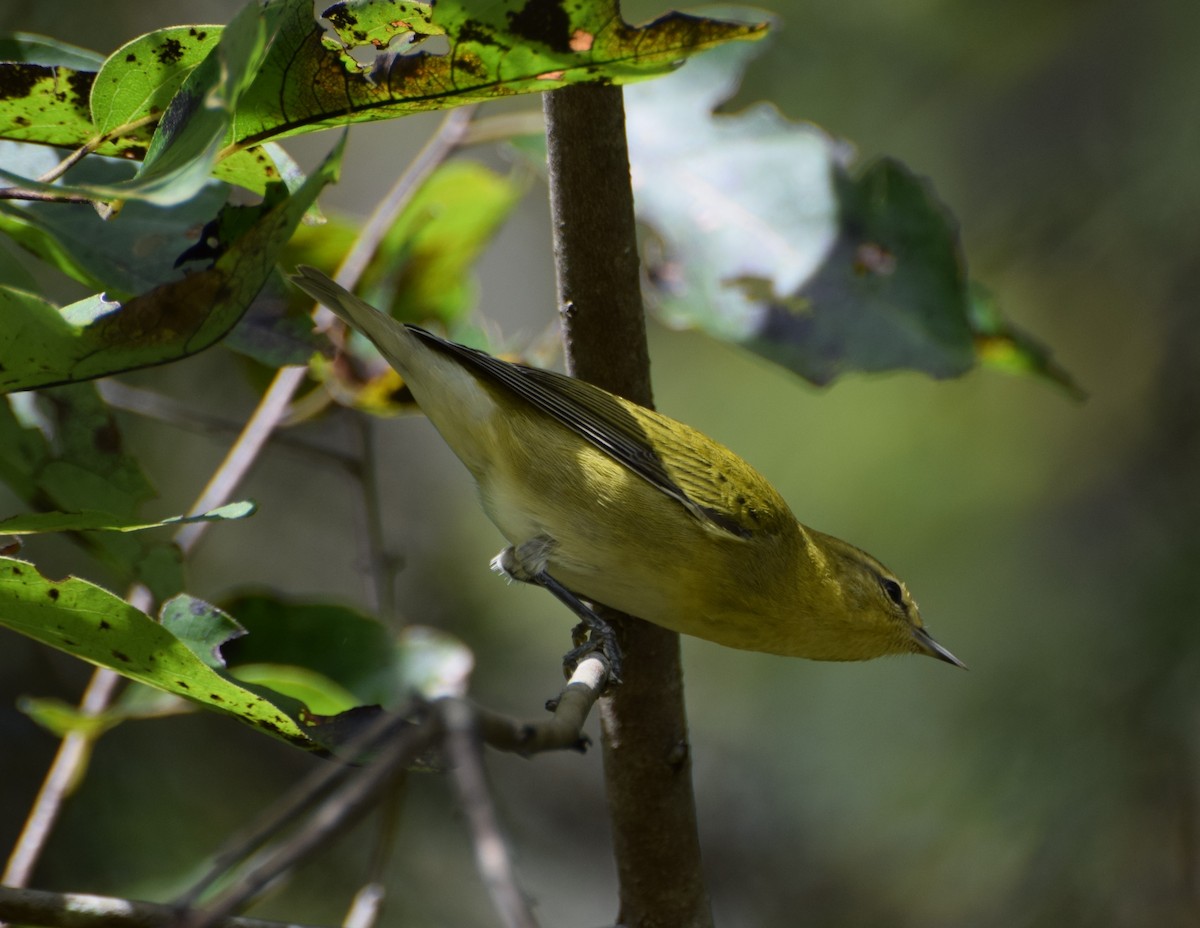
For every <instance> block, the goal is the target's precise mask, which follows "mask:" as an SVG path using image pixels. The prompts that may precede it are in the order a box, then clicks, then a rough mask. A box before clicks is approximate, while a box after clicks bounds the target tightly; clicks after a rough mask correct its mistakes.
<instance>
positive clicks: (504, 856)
mask: <svg viewBox="0 0 1200 928" xmlns="http://www.w3.org/2000/svg"><path fill="white" fill-rule="evenodd" d="M439 707H440V708H441V713H442V719H443V721H444V723H445V726H446V753H447V754H448V756H449V758H450V763H451V767H452V768H453V771H454V783H455V785H456V786H457V787H458V799H459V802H461V803H462V807H463V811H464V812H466V815H467V822H468V823H469V824H470V827H471V843H472V845H473V846H474V848H475V865H476V866H477V867H478V868H479V875H480V876H481V877H482V878H483V885H484V886H485V887H487V891H488V895H490V896H491V897H492V905H493V906H495V907H496V911H497V913H499V915H500V920H501V921H502V922H503V923H504V924H505V925H506V926H507V928H537V919H536V918H534V916H533V911H532V910H531V909H530V908H529V903H528V902H527V901H526V899H525V894H524V893H522V892H521V888H520V887H519V886H518V885H517V878H516V873H515V872H514V870H513V865H512V858H511V857H510V856H509V853H508V845H507V843H506V842H505V840H504V836H503V835H502V834H501V833H500V824H499V822H498V821H497V819H496V809H495V807H494V805H493V804H492V795H491V791H490V790H489V789H488V785H487V778H486V777H485V776H484V772H483V758H482V756H481V755H480V740H479V732H478V730H477V728H476V725H475V713H474V711H473V710H472V708H471V706H470V704H469V703H467V702H465V701H464V700H461V699H445V700H442V702H440V703H439Z"/></svg>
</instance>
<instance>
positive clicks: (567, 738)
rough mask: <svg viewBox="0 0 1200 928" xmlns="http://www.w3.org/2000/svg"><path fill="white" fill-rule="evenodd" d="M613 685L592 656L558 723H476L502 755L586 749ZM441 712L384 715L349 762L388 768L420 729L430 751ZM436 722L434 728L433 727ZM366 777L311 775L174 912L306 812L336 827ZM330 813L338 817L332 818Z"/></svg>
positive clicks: (334, 772) (347, 771)
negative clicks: (390, 744) (598, 707)
mask: <svg viewBox="0 0 1200 928" xmlns="http://www.w3.org/2000/svg"><path fill="white" fill-rule="evenodd" d="M607 682H608V672H607V667H606V665H605V664H604V661H603V659H602V658H600V657H588V658H586V659H585V660H583V661H581V662H580V663H579V666H578V667H577V668H576V669H575V673H574V674H572V676H571V679H570V680H569V681H568V683H567V685H566V686H565V687H564V688H563V691H562V692H561V693H560V694H559V696H558V698H557V699H555V700H553V701H552V703H551V704H552V706H553V707H554V716H553V717H552V718H550V719H547V720H542V721H538V722H524V723H522V722H517V721H514V720H512V719H509V718H506V717H505V716H502V715H500V714H498V713H495V712H491V711H489V710H486V709H481V708H475V709H474V710H473V711H474V713H475V717H476V718H477V720H478V729H479V732H480V735H481V737H482V738H483V740H484V741H485V742H486V743H487V744H488V745H490V746H492V747H495V748H496V749H498V750H502V751H511V752H515V753H519V754H522V755H526V756H528V755H531V754H534V753H538V752H542V751H554V750H564V749H567V750H579V749H581V748H582V747H583V745H584V744H585V743H586V740H585V739H584V738H583V735H582V728H583V724H584V722H586V721H587V717H588V712H589V710H590V709H591V707H592V706H593V705H594V704H595V702H596V700H597V699H598V698H599V696H600V693H601V692H602V690H603V688H604V686H605V685H606V683H607ZM439 706H440V702H437V703H434V704H432V707H431V708H430V709H429V710H428V711H425V712H423V713H420V718H417V719H415V720H414V719H413V718H412V715H413V713H412V712H406V713H402V714H400V715H398V716H381V717H380V718H379V719H378V720H376V721H374V722H372V723H371V724H370V725H368V726H366V728H365V729H364V730H363V731H362V732H361V733H360V734H359V735H358V736H357V737H355V738H354V739H352V740H351V741H350V742H349V743H347V744H346V745H345V747H344V748H343V750H342V754H343V756H346V757H358V756H363V755H368V756H369V755H373V754H379V755H380V756H379V757H378V758H377V759H376V760H373V761H372V762H371V768H374V767H376V766H378V765H379V764H381V763H387V762H388V761H387V760H386V759H385V758H384V756H383V755H384V754H385V753H386V750H387V749H385V748H383V747H381V745H383V744H384V743H385V742H387V741H388V740H389V739H391V740H393V741H394V740H396V739H397V738H399V737H403V738H408V737H411V736H412V732H413V730H415V729H418V728H421V729H425V728H430V729H431V730H430V731H429V732H426V735H423V736H422V740H421V743H422V744H432V743H433V740H434V739H435V738H436V737H438V736H439V735H440V733H441V731H442V727H441V724H440V714H439V713H440V711H441V710H440V708H439ZM431 719H432V721H430V720H431ZM417 753H419V752H417ZM412 756H415V754H414V753H411V752H410V753H408V754H404V755H403V756H402V757H400V758H397V759H395V764H397V765H398V766H396V768H395V769H394V770H393V771H392V772H391V774H390V775H391V776H400V775H402V774H403V771H404V769H405V766H406V763H407V761H408V759H409V758H410V757H412ZM401 761H404V763H401ZM362 774H363V770H361V769H358V768H353V767H349V766H346V765H344V764H330V765H327V766H323V767H320V768H318V769H317V770H315V771H313V773H312V774H310V775H309V776H308V777H306V778H305V779H304V780H302V781H301V782H299V783H297V784H296V785H295V786H294V787H292V788H291V789H290V790H288V792H287V793H286V794H285V795H284V796H283V797H282V798H281V799H280V800H279V801H278V802H277V803H276V804H275V806H274V807H272V808H271V809H268V810H267V811H266V812H265V813H264V814H263V815H262V816H260V817H259V819H258V820H257V821H255V822H254V823H252V824H251V825H250V826H248V827H247V828H246V829H244V830H243V831H242V832H240V833H238V834H237V835H235V836H234V837H233V838H231V839H229V840H228V841H227V842H226V843H225V845H224V847H222V848H221V850H219V851H218V852H217V853H216V855H214V859H213V864H212V866H211V867H210V868H209V870H208V871H207V872H206V873H205V874H204V875H203V876H202V877H201V878H200V879H199V880H197V881H196V882H195V883H194V884H193V885H192V886H191V887H189V889H188V890H187V892H185V893H184V894H183V895H181V896H180V897H179V898H177V899H176V900H175V901H174V903H173V904H174V906H175V908H177V909H179V910H187V909H192V908H194V907H196V905H197V904H198V903H199V900H200V898H201V897H202V896H203V895H204V893H205V892H207V891H208V889H209V888H210V887H212V886H213V885H214V884H215V883H216V882H217V881H218V880H220V879H221V878H222V877H224V876H226V874H227V873H229V871H230V870H231V869H232V868H233V867H234V866H236V865H237V864H238V863H239V862H240V861H243V860H246V859H247V858H248V857H249V856H250V855H251V854H253V853H254V852H255V851H257V850H258V849H259V848H261V847H263V846H264V845H265V844H266V842H267V841H268V840H270V839H271V838H272V837H274V836H275V835H277V834H279V833H280V832H282V831H284V830H285V829H286V828H288V827H290V826H293V825H295V824H296V823H297V822H298V821H299V820H300V819H302V818H303V817H304V815H305V814H306V813H309V812H312V810H314V809H316V810H318V811H316V812H314V813H313V817H314V819H316V818H320V819H321V820H322V821H330V820H337V819H338V817H339V815H341V814H342V813H340V812H337V811H336V810H337V809H338V808H341V807H342V806H343V805H344V804H345V798H344V795H343V794H344V792H345V791H346V790H347V789H355V790H357V789H359V787H357V786H349V785H347V784H349V783H350V781H353V780H355V779H356V778H357V777H359V776H360V775H362ZM372 776H374V774H372ZM381 779H382V780H385V781H386V779H387V777H386V776H384V777H382V778H381ZM331 808H332V809H334V810H335V811H332V812H331V811H329V810H330V809H331ZM309 827H310V826H309V825H307V824H306V825H303V826H301V828H300V830H299V831H298V833H297V836H296V839H297V840H302V841H304V842H305V846H306V847H309V848H312V847H317V846H319V842H314V841H313V840H311V839H309V838H305V837H303V835H304V834H307V829H308V828H309ZM273 853H274V852H273ZM268 856H271V855H268ZM260 867H261V865H260ZM274 875H276V872H275V871H274V870H271V871H270V872H269V873H268V877H269V878H273V876H274ZM259 879H260V877H254V881H255V882H257V881H258V880H259ZM243 883H244V880H243V879H241V878H239V879H237V880H235V881H233V883H232V886H233V889H231V892H232V891H233V890H234V889H237V888H239V887H241V886H242V885H243ZM255 891H257V889H255ZM248 897H249V895H248V894H245V893H239V895H238V898H237V899H236V900H234V899H232V898H230V899H227V900H226V901H225V902H224V903H222V905H223V906H235V907H236V905H238V904H240V903H241V901H243V900H244V899H245V898H248ZM222 910H223V911H225V912H230V911H233V908H223V909H222ZM193 928H195V926H193Z"/></svg>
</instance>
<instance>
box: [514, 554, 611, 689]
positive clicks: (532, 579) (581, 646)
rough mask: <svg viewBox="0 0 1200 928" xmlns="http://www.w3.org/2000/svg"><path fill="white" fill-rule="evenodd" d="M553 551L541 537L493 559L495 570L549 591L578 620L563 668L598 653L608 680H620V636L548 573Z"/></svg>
mask: <svg viewBox="0 0 1200 928" xmlns="http://www.w3.org/2000/svg"><path fill="white" fill-rule="evenodd" d="M553 550H554V539H552V538H548V537H546V536H545V535H538V536H536V537H534V538H531V539H529V540H528V541H524V542H522V543H521V544H520V545H518V546H516V547H513V546H512V545H509V546H508V547H507V548H505V549H504V550H503V551H501V552H500V553H499V554H497V555H496V556H495V557H494V558H492V570H494V571H495V572H496V573H498V574H500V575H501V576H502V577H505V578H506V579H508V580H519V581H521V582H522V583H534V584H537V585H538V586H540V587H543V588H545V589H547V590H549V591H550V592H551V593H552V594H554V597H555V598H556V599H558V601H559V602H561V603H562V604H563V605H565V606H566V607H567V608H568V609H570V610H571V611H572V612H574V613H575V615H577V616H578V617H579V620H580V621H579V624H578V625H576V626H575V628H574V629H572V631H571V641H572V643H573V644H574V645H575V646H574V647H573V648H572V649H571V650H570V651H568V652H567V653H566V654H564V655H563V667H564V668H566V669H567V671H568V672H570V671H572V670H574V668H575V666H576V665H577V664H578V663H579V662H580V661H581V660H583V658H585V657H586V656H587V655H588V654H591V653H592V652H594V651H599V652H600V653H601V654H603V655H604V657H605V659H606V660H607V661H608V673H609V679H610V680H612V682H614V683H619V682H620V681H621V648H620V646H619V645H618V644H617V633H616V631H614V629H613V627H612V626H611V625H610V624H609V623H608V622H606V621H605V620H604V619H602V618H601V617H600V615H599V614H598V613H597V612H596V610H595V609H593V608H592V607H591V606H589V605H588V604H587V603H585V602H584V601H583V600H582V599H580V598H579V597H578V596H576V595H575V594H574V593H572V592H571V591H570V590H568V589H567V588H566V587H565V586H563V585H562V584H561V583H559V582H558V581H557V580H555V579H554V578H553V577H552V576H550V574H549V573H548V572H547V570H546V567H547V565H548V564H549V561H550V553H551V552H552V551H553Z"/></svg>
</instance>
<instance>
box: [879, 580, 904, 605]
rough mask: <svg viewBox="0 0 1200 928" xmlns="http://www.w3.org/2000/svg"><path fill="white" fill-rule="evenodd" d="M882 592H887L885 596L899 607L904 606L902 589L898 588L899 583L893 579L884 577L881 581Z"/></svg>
mask: <svg viewBox="0 0 1200 928" xmlns="http://www.w3.org/2000/svg"><path fill="white" fill-rule="evenodd" d="M882 583H883V592H885V593H886V594H887V598H888V599H890V600H891V601H892V602H894V603H895V604H896V605H897V606H899V607H900V608H901V609H903V608H904V590H902V589H901V588H900V584H899V583H897V582H896V581H895V580H891V579H889V578H887V577H885V578H884V579H883V581H882Z"/></svg>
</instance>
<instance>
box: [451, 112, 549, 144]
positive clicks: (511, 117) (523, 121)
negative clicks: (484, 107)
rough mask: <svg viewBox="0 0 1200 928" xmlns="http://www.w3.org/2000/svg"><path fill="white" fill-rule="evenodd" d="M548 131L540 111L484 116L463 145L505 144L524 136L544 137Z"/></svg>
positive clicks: (477, 121) (472, 128)
mask: <svg viewBox="0 0 1200 928" xmlns="http://www.w3.org/2000/svg"><path fill="white" fill-rule="evenodd" d="M545 131H546V119H545V117H544V116H543V115H542V113H541V111H540V110H524V111H522V112H517V113H497V114H496V115H494V116H484V117H481V118H480V119H476V120H475V121H474V122H473V123H471V128H470V129H469V130H468V131H467V134H466V135H465V136H463V140H462V144H463V145H464V146H466V145H484V144H487V143H489V142H503V141H507V140H508V139H512V138H516V137H518V136H522V135H538V136H540V135H542V134H543V133H545Z"/></svg>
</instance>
